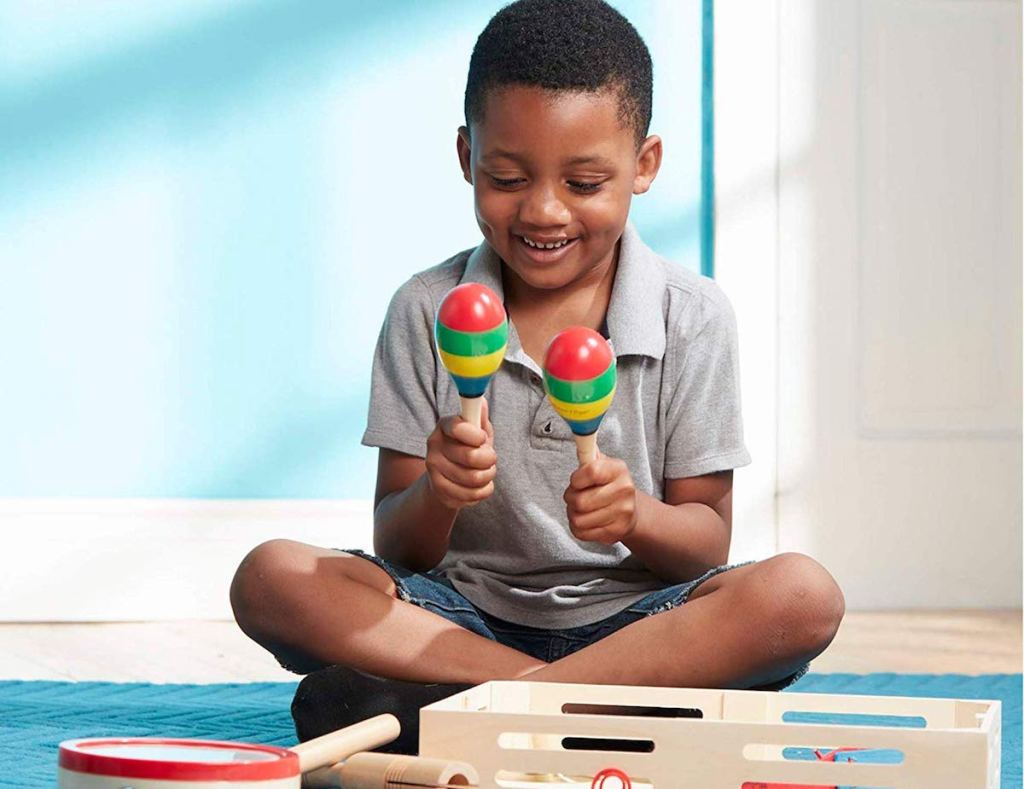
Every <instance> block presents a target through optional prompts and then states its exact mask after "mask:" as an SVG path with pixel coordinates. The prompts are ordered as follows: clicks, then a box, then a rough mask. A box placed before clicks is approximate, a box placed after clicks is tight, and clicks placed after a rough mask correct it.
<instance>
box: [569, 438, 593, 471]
mask: <svg viewBox="0 0 1024 789" xmlns="http://www.w3.org/2000/svg"><path fill="white" fill-rule="evenodd" d="M573 438H575V439H576V458H577V460H579V462H580V465H581V466H585V465H586V464H587V463H589V462H590V461H591V460H594V459H596V458H597V433H591V434H590V435H588V436H573Z"/></svg>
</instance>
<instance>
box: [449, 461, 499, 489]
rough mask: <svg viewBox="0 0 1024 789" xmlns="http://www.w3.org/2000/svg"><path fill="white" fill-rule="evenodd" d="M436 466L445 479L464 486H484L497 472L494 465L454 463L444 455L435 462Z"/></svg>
mask: <svg viewBox="0 0 1024 789" xmlns="http://www.w3.org/2000/svg"><path fill="white" fill-rule="evenodd" d="M434 468H435V469H436V470H437V472H438V473H439V474H440V475H441V476H443V477H444V478H445V479H447V480H449V481H451V482H454V483H455V484H456V485H460V486H461V487H464V488H472V489H475V488H482V487H483V486H484V485H486V484H487V483H488V482H491V481H492V480H493V479H494V477H495V475H496V474H497V468H495V467H494V466H493V465H491V466H487V467H484V468H470V467H466V466H462V465H459V464H458V463H453V462H452V461H451V460H449V459H448V458H446V457H444V456H443V455H442V456H441V457H440V458H439V459H438V460H437V461H436V462H435V463H434Z"/></svg>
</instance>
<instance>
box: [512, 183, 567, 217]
mask: <svg viewBox="0 0 1024 789" xmlns="http://www.w3.org/2000/svg"><path fill="white" fill-rule="evenodd" d="M571 219H572V216H571V214H570V213H569V208H568V207H567V206H566V205H565V203H563V202H562V201H561V200H560V199H559V198H558V195H557V194H556V193H555V190H554V189H551V188H550V187H543V186H542V187H538V188H535V189H531V190H529V191H528V192H527V193H526V194H525V195H524V196H523V202H522V203H521V204H520V207H519V220H520V222H522V224H524V225H532V226H534V227H551V226H552V225H567V224H569V221H570V220H571Z"/></svg>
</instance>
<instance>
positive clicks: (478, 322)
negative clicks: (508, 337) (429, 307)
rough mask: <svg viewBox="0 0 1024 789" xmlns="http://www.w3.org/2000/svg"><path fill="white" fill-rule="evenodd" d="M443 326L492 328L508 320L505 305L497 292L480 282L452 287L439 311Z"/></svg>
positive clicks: (471, 329) (439, 319)
mask: <svg viewBox="0 0 1024 789" xmlns="http://www.w3.org/2000/svg"><path fill="white" fill-rule="evenodd" d="M437 319H438V321H440V323H441V325H443V326H446V327H447V328H449V329H454V330H455V331H464V332H479V331H489V330H490V329H493V328H494V327H496V326H500V325H501V324H502V322H504V320H505V308H504V307H503V306H502V304H501V300H500V299H499V298H498V296H497V294H495V292H494V291H493V290H491V289H490V288H489V287H487V286H486V285H481V284H480V283H478V282H465V283H463V284H462V285H459V286H457V287H454V288H452V289H451V290H450V291H449V292H448V295H447V296H445V297H444V300H443V301H442V302H441V307H440V309H439V310H438V311H437Z"/></svg>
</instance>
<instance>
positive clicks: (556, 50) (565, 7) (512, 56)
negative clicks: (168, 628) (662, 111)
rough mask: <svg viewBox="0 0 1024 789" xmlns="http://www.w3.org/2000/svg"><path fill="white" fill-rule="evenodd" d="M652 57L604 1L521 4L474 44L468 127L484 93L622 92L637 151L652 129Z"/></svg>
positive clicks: (622, 113)
mask: <svg viewBox="0 0 1024 789" xmlns="http://www.w3.org/2000/svg"><path fill="white" fill-rule="evenodd" d="M651 70H652V69H651V54H650V52H648V51H647V45H646V44H644V41H643V39H642V38H640V34H639V33H637V32H636V28H634V27H633V25H631V24H630V23H629V20H628V19H626V17H624V16H623V15H622V14H620V13H619V12H618V11H616V10H615V9H614V8H612V7H611V6H610V5H608V3H606V2H604V0H518V1H517V2H515V3H512V4H510V5H507V6H505V7H504V8H502V9H501V10H500V11H498V13H496V14H495V15H494V16H493V17H492V18H491V21H490V22H488V23H487V27H485V28H484V31H483V32H482V33H481V34H480V37H479V38H477V40H476V46H475V47H473V56H472V57H471V58H470V60H469V77H468V79H467V80H466V101H465V111H466V125H467V126H468V125H469V124H470V123H471V122H480V121H481V120H482V119H483V114H484V101H485V100H486V98H487V93H488V92H489V91H491V90H493V89H495V88H500V87H503V86H506V85H532V86H536V87H540V88H545V89H549V90H569V91H582V92H596V91H600V90H603V89H608V88H610V89H613V90H615V91H617V92H618V94H619V117H620V120H621V121H622V123H623V125H624V126H625V127H627V128H632V130H633V132H634V134H635V136H636V140H637V145H638V146H639V145H640V143H641V142H643V140H644V139H645V138H646V137H647V130H648V128H649V127H650V124H651V93H652V87H651V83H652V79H651Z"/></svg>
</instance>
